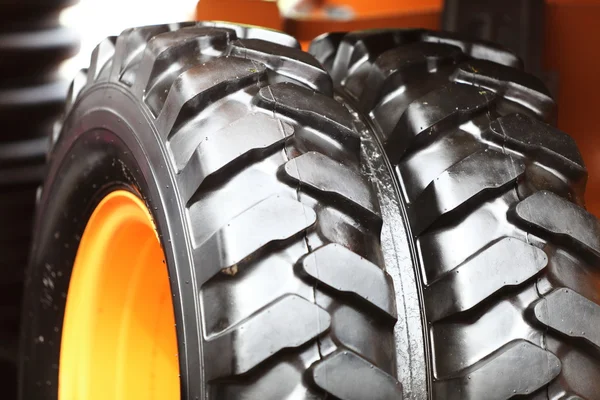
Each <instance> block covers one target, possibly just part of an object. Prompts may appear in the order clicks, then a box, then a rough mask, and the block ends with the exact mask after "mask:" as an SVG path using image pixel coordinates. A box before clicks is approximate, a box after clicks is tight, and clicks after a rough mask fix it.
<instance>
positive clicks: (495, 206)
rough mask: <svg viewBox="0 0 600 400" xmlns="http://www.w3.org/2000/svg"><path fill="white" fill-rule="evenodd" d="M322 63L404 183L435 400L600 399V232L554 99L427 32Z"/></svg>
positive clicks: (504, 56)
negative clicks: (587, 207)
mask: <svg viewBox="0 0 600 400" xmlns="http://www.w3.org/2000/svg"><path fill="white" fill-rule="evenodd" d="M311 53H313V54H314V55H315V56H316V58H317V59H318V60H320V61H321V62H323V65H325V66H327V68H328V70H329V72H330V73H331V75H332V77H333V80H334V84H335V86H336V87H337V88H338V89H339V91H340V93H343V97H344V100H343V102H345V103H346V104H350V105H351V107H353V108H355V109H356V110H357V111H358V113H359V114H361V115H364V116H365V124H367V125H369V126H370V127H371V128H372V130H373V131H374V132H375V135H376V136H377V138H378V139H379V140H380V141H381V143H382V145H383V146H384V148H385V151H386V156H387V158H388V159H389V161H390V163H391V167H392V168H393V170H394V171H395V178H396V179H397V182H398V183H399V191H400V193H401V195H400V199H401V200H400V202H401V204H402V208H403V210H404V212H405V220H406V221H407V226H409V227H410V228H409V230H410V234H409V241H410V242H411V247H412V248H413V249H414V252H413V259H414V260H415V271H416V273H415V275H414V276H415V278H414V281H416V282H418V291H419V298H418V299H417V298H414V299H411V300H410V302H409V303H410V304H409V306H410V307H417V306H420V304H423V307H422V308H421V309H422V316H421V318H422V321H423V325H424V326H425V327H426V331H425V334H424V337H425V338H426V352H427V353H428V354H429V355H428V357H427V364H428V365H427V369H428V373H427V376H428V379H429V380H430V382H429V384H428V389H427V390H428V392H429V393H431V394H432V395H431V398H434V399H507V398H511V397H514V396H524V397H526V398H533V399H575V398H578V399H579V398H583V399H590V400H591V399H598V398H600V381H599V380H598V377H599V376H600V353H599V350H600V335H599V333H598V332H600V331H599V330H598V326H600V306H599V304H600V269H599V268H598V267H599V264H600V225H599V223H598V220H597V219H596V218H595V217H594V216H592V215H591V214H590V213H588V212H587V211H586V210H585V207H584V204H583V193H584V189H585V183H586V178H587V171H586V169H585V167H584V164H583V161H582V158H581V156H580V153H579V151H578V149H577V147H576V145H575V143H574V141H573V139H572V138H571V137H569V136H568V135H567V134H565V133H563V132H561V131H559V130H557V129H556V128H555V127H554V126H553V125H554V124H555V120H556V109H555V103H554V101H553V99H552V98H551V96H550V94H549V92H548V90H547V89H546V88H545V87H544V85H543V84H542V83H541V82H540V81H539V80H538V79H536V78H534V77H533V76H531V75H528V74H526V73H524V72H523V71H522V66H521V62H520V61H519V59H518V58H517V57H515V56H514V55H512V54H511V53H509V52H507V51H505V50H503V49H501V48H499V47H496V46H494V45H491V44H489V43H474V42H468V41H463V40H460V39H457V38H456V37H454V36H450V35H446V34H439V33H435V32H429V31H423V30H382V31H367V32H358V33H351V34H346V35H343V36H342V35H341V34H339V33H337V34H330V35H324V36H322V37H320V38H318V39H317V40H316V41H315V42H314V43H313V45H312V47H311ZM590 134H592V133H590ZM384 221H385V218H384ZM402 279H403V280H405V279H408V280H411V279H412V278H411V277H407V276H405V277H403V278H402ZM402 287H403V286H402V285H398V284H396V289H397V290H398V289H400V288H402ZM405 299H406V296H405ZM400 320H401V318H400ZM412 357H413V356H411V355H407V356H405V358H404V360H402V359H400V360H399V365H402V363H403V362H405V363H409V364H410V362H411V358H412ZM412 373H413V374H414V375H412V376H413V377H414V376H422V375H421V374H423V373H424V371H416V370H413V371H412ZM399 380H400V382H401V383H402V384H403V386H404V394H405V396H406V398H411V399H423V398H427V397H428V396H426V395H425V394H424V393H423V392H414V391H411V389H410V388H411V382H412V381H411V377H410V376H408V377H402V376H401V375H399ZM413 387H414V386H413ZM419 388H422V386H419Z"/></svg>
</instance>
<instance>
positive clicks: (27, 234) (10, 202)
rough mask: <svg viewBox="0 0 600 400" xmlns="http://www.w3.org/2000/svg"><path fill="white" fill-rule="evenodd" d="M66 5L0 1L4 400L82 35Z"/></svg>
mask: <svg viewBox="0 0 600 400" xmlns="http://www.w3.org/2000/svg"><path fill="white" fill-rule="evenodd" d="M69 3H72V2H66V1H60V0H59V1H56V0H54V1H43V2H40V1H14V0H0V126H2V132H1V133H0V254H1V255H2V257H0V274H1V275H0V385H1V386H2V388H3V389H2V398H3V399H6V400H14V399H16V397H17V384H16V380H17V368H16V367H17V348H18V343H17V342H18V337H19V320H20V316H21V300H22V297H23V281H24V275H25V268H26V265H27V256H28V253H29V250H30V245H31V236H32V234H31V229H32V224H33V215H34V210H35V201H36V190H37V189H38V187H39V185H40V184H41V182H42V180H43V178H44V173H45V170H46V167H45V161H46V154H47V151H48V138H49V136H50V134H51V132H52V125H53V124H54V122H56V119H58V117H59V116H60V112H61V110H62V108H63V104H64V99H65V95H66V93H67V88H68V82H67V81H63V80H62V79H61V78H60V77H59V76H58V67H59V65H60V64H61V63H62V61H64V60H65V59H67V58H68V57H70V56H71V55H73V54H74V53H75V52H76V51H77V36H76V35H74V34H73V33H72V32H70V31H69V30H67V29H65V28H63V27H61V25H60V22H59V19H58V16H59V13H60V11H61V9H62V8H63V7H66V6H67V5H69ZM32 9H34V10H35V12H32ZM32 14H33V15H32Z"/></svg>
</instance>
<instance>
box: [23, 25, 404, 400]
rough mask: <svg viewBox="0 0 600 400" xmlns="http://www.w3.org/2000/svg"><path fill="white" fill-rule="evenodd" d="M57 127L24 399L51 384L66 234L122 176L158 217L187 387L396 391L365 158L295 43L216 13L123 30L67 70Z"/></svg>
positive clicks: (324, 78)
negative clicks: (194, 20)
mask: <svg viewBox="0 0 600 400" xmlns="http://www.w3.org/2000/svg"><path fill="white" fill-rule="evenodd" d="M55 139H56V141H55V142H54V143H53V147H52V150H51V154H50V158H49V159H50V166H49V172H48V177H47V179H46V181H45V184H44V187H43V191H42V193H41V199H40V204H39V208H38V212H37V217H36V228H35V232H36V237H35V239H34V245H33V249H32V255H31V269H30V271H29V275H28V277H29V279H28V286H27V290H26V293H27V295H26V299H25V306H24V307H25V315H26V317H27V318H25V320H24V325H23V330H22V343H23V354H22V369H21V380H20V388H21V396H22V398H23V399H42V398H43V399H56V398H57V386H58V369H59V368H60V366H59V353H60V346H59V343H60V342H61V330H62V321H63V314H64V309H65V298H66V297H67V293H68V285H69V278H70V275H71V270H72V265H73V260H74V257H75V255H76V251H77V247H78V243H79V239H80V238H81V235H82V232H83V229H84V227H85V225H86V221H87V220H88V218H89V216H90V213H91V212H92V210H93V209H94V207H95V206H96V204H98V202H99V201H100V199H101V198H102V197H104V196H105V195H106V194H107V193H108V192H110V191H113V190H115V189H118V188H125V189H128V190H130V191H132V192H133V193H139V194H140V195H141V196H142V197H143V199H144V200H145V201H146V202H147V204H148V208H149V209H150V210H152V211H153V213H154V216H153V217H154V219H155V222H156V225H157V228H158V232H159V235H160V237H161V241H162V245H163V248H164V252H165V256H166V260H167V265H168V269H169V274H170V277H171V280H172V292H173V295H174V307H175V316H176V321H177V328H178V343H179V359H180V371H181V383H182V397H183V398H186V399H200V398H202V399H205V398H213V399H283V398H290V396H293V397H294V398H303V399H304V398H305V399H313V398H323V397H325V396H326V393H329V394H331V395H333V396H335V397H338V398H348V396H350V397H352V398H366V397H370V396H375V397H376V398H399V397H400V396H401V386H400V385H399V384H398V382H397V379H396V377H395V375H396V372H395V371H396V352H395V350H394V349H395V346H394V322H395V320H396V308H395V304H394V297H395V291H394V289H393V283H392V280H391V278H390V276H389V275H388V273H386V272H385V267H384V257H383V253H382V250H381V242H380V232H381V226H382V221H381V211H380V208H379V205H378V201H377V197H376V195H375V192H374V190H373V188H372V184H371V183H370V181H369V179H368V177H369V176H370V175H371V174H375V176H376V174H377V173H379V172H377V171H373V170H372V167H371V166H370V164H369V163H368V162H365V160H368V159H369V158H370V155H368V154H366V153H365V151H366V147H361V137H360V134H359V132H358V131H357V130H356V129H355V127H354V119H353V116H352V114H351V113H350V112H349V111H348V110H347V109H345V108H344V107H343V106H342V105H341V104H340V103H338V102H337V101H336V100H334V99H333V86H332V84H331V78H330V77H329V75H328V74H327V73H326V72H325V71H324V70H323V68H322V67H321V66H320V64H319V63H318V62H317V61H316V60H315V59H314V58H313V57H312V56H311V55H309V54H307V53H305V52H303V51H301V50H300V49H299V46H298V43H297V42H296V40H295V39H293V38H291V37H289V36H287V35H285V34H282V33H278V32H274V31H268V30H262V29H256V28H248V27H241V26H236V25H227V24H213V23H199V24H171V25H162V26H151V27H144V28H137V29H130V30H127V31H125V32H123V33H122V34H121V35H120V36H119V37H118V38H116V37H112V38H108V39H106V40H105V41H103V42H102V43H101V44H100V45H99V46H98V47H97V48H96V49H95V51H94V52H93V55H92V60H91V65H90V68H89V70H85V71H82V72H81V73H80V75H78V76H77V78H76V79H75V81H74V82H73V85H72V87H71V91H70V94H69V98H68V101H67V117H66V119H65V122H64V126H63V128H62V132H61V133H60V135H57V137H55ZM370 151H372V152H377V151H378V150H377V149H376V148H373V149H371V150H370ZM379 154H380V155H381V153H379ZM394 257H395V256H394ZM390 269H391V268H390ZM388 272H389V271H388ZM115 279H118V277H115ZM106 295H107V296H110V293H106ZM357 396H358V397H357ZM112 397H113V396H112V395H111V394H110V393H107V394H106V398H112Z"/></svg>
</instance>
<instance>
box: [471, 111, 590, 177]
mask: <svg viewBox="0 0 600 400" xmlns="http://www.w3.org/2000/svg"><path fill="white" fill-rule="evenodd" d="M482 136H483V137H484V138H486V139H489V140H492V141H494V142H496V143H499V144H501V145H502V146H505V147H507V148H509V149H511V150H515V151H518V152H520V153H523V154H526V155H527V156H529V157H533V158H534V159H536V161H538V162H540V163H542V164H544V165H546V166H548V167H550V168H553V169H556V170H559V171H561V172H566V173H567V175H568V176H575V177H577V178H583V177H585V175H586V174H587V172H586V169H585V165H584V163H583V158H582V157H581V153H580V152H579V149H578V148H577V144H576V143H575V140H574V139H573V138H572V137H571V136H569V135H567V134H566V133H564V132H562V131H560V130H559V129H556V128H554V127H553V126H551V125H548V124H544V123H543V122H540V121H538V120H536V119H534V118H529V117H527V116H525V115H521V114H510V115H507V116H504V117H500V118H498V119H496V120H494V121H492V123H491V124H490V129H488V130H486V131H484V132H482Z"/></svg>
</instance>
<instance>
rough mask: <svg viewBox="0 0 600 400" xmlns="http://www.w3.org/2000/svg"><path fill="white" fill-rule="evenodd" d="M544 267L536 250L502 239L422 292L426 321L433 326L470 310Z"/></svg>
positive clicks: (511, 240)
mask: <svg viewBox="0 0 600 400" xmlns="http://www.w3.org/2000/svg"><path fill="white" fill-rule="evenodd" d="M516 260H519V261H516ZM547 263H548V257H547V256H546V253H544V252H543V251H542V250H540V249H539V248H537V247H534V246H531V245H529V244H527V243H525V242H523V241H521V240H518V239H515V238H504V239H502V240H500V241H499V242H496V243H495V244H493V245H492V246H490V247H488V248H486V249H484V250H483V251H481V252H479V253H478V254H477V255H475V256H474V257H473V258H471V259H469V260H467V261H466V262H465V263H463V264H461V265H459V266H458V267H457V268H455V270H453V271H450V272H449V273H447V274H445V275H443V276H442V277H441V278H440V279H439V280H437V281H435V282H434V283H432V284H431V285H430V286H428V287H426V288H425V291H424V298H425V307H426V311H427V318H428V320H429V321H430V322H435V321H438V320H440V319H442V318H445V317H448V316H450V315H453V314H455V313H459V312H463V311H466V310H470V309H472V308H473V307H475V306H476V305H478V304H479V303H481V302H482V301H483V300H485V299H487V298H488V297H490V296H492V295H493V294H494V293H496V292H497V291H499V290H500V289H502V288H504V287H507V286H517V285H520V284H521V283H523V282H525V281H526V280H528V279H530V278H531V277H533V276H534V275H535V274H537V273H538V272H539V271H541V270H542V269H543V268H544V267H545V266H546V264H547Z"/></svg>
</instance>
